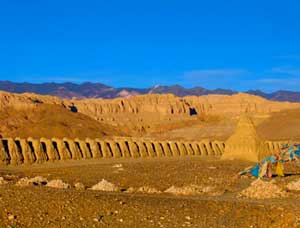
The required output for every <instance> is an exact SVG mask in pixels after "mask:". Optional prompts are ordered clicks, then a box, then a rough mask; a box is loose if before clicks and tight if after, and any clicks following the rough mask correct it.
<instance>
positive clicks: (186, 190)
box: [164, 184, 218, 195]
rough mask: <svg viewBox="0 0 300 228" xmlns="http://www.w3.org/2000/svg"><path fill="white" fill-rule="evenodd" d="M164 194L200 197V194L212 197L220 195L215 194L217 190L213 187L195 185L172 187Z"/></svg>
mask: <svg viewBox="0 0 300 228" xmlns="http://www.w3.org/2000/svg"><path fill="white" fill-rule="evenodd" d="M164 192H165V193H170V194H174V195H199V194H208V193H209V194H211V195H218V194H217V192H215V188H214V187H212V186H205V187H202V186H199V185H194V184H191V185H188V186H183V187H175V186H171V187H170V188H168V189H167V190H165V191H164Z"/></svg>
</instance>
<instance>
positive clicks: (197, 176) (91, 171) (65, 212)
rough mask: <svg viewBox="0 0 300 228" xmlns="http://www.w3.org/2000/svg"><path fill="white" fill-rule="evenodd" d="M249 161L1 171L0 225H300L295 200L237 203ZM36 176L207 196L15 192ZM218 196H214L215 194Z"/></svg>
mask: <svg viewBox="0 0 300 228" xmlns="http://www.w3.org/2000/svg"><path fill="white" fill-rule="evenodd" d="M249 165H251V164H250V163H244V162H243V163H241V162H228V161H226V162H224V161H218V160H209V159H203V158H198V157H193V158H188V157H186V158H171V159H170V158H157V159H106V160H86V161H71V162H58V163H52V164H51V163H49V164H43V165H34V166H23V167H22V166H21V167H5V168H1V169H0V176H3V177H4V178H5V179H6V180H8V182H9V183H8V184H6V185H1V186H0V227H199V228H206V227H208V228H209V227H213V228H214V227H220V228H221V227H224V228H225V227H226V228H227V227H230V228H244V227H245V228H246V227H249V228H250V227H252V228H258V227H259V228H266V227H268V228H273V227H278V228H279V227H283V228H285V227H289V228H290V227H300V206H299V205H298V198H299V194H298V193H297V192H288V193H289V196H288V197H285V198H277V199H268V200H258V199H247V198H239V197H237V195H238V194H239V193H240V192H241V191H242V190H243V189H245V188H247V187H249V186H250V184H251V182H252V181H253V179H251V178H236V176H235V174H236V173H237V172H238V171H240V170H241V169H243V168H244V167H246V166H249ZM298 170H299V171H300V166H299V165H298V164H295V165H292V166H287V167H286V172H287V173H288V174H289V175H288V176H287V177H284V178H279V177H276V178H274V179H275V183H276V184H278V185H279V186H281V187H282V188H284V186H286V185H287V184H288V183H289V182H291V181H295V180H298V179H299V175H298V173H297V171H298ZM35 176H44V177H46V178H47V179H48V180H53V179H61V180H63V181H64V182H66V183H69V184H70V185H74V183H77V182H80V183H83V184H84V185H85V186H86V187H88V188H90V187H91V186H93V185H95V184H97V183H98V182H99V181H101V180H102V179H105V180H107V181H109V182H111V183H114V184H115V185H117V186H119V188H120V189H121V190H124V191H125V190H126V189H128V188H130V187H133V188H140V187H143V186H148V187H151V188H155V189H157V190H159V191H161V192H163V191H165V190H166V189H168V188H169V187H171V186H177V187H184V186H188V185H197V186H205V187H208V186H210V188H208V189H211V191H204V192H201V193H197V194H192V195H186V196H180V195H172V194H167V193H161V194H142V193H125V192H102V191H91V190H76V189H75V188H71V189H55V188H48V187H46V186H42V185H39V186H27V187H20V186H16V185H15V183H16V182H17V181H18V180H19V179H20V178H22V177H35ZM216 192H217V193H218V194H215V193H216Z"/></svg>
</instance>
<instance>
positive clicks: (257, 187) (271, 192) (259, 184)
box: [239, 179, 287, 199]
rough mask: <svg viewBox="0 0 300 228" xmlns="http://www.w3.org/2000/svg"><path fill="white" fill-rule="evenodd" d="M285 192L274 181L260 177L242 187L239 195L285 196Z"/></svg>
mask: <svg viewBox="0 0 300 228" xmlns="http://www.w3.org/2000/svg"><path fill="white" fill-rule="evenodd" d="M286 196H287V192H285V191H284V190H283V189H282V188H280V187H279V186H277V185H275V184H274V181H271V182H267V181H263V180H261V179H257V180H255V181H253V182H252V183H251V185H250V187H248V188H246V189H244V190H243V191H242V192H240V193H239V197H246V198H253V199H270V198H280V197H286Z"/></svg>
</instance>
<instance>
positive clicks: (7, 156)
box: [0, 138, 287, 166]
mask: <svg viewBox="0 0 300 228" xmlns="http://www.w3.org/2000/svg"><path fill="white" fill-rule="evenodd" d="M283 143H287V142H285V141H280V142H279V141H278V142H271V141H267V142H265V144H266V148H267V150H268V151H266V152H267V153H271V154H272V153H275V152H276V151H278V150H279V149H280V146H281V144H283ZM225 146H226V145H225V143H224V142H221V141H208V140H203V141H199V142H198V141H197V142H196V141H193V142H192V141H191V142H187V141H151V140H149V139H144V138H115V139H107V140H103V139H86V140H80V139H75V140H71V139H67V138H63V139H58V138H52V139H46V138H41V139H33V138H28V139H20V138H16V139H12V138H7V139H0V165H1V166H3V165H21V164H25V165H26V164H33V163H44V162H47V161H52V162H53V161H59V160H70V159H76V160H79V159H82V160H83V159H91V158H94V159H105V158H142V157H143V158H151V157H182V156H214V157H220V156H221V155H222V154H223V153H224V151H225Z"/></svg>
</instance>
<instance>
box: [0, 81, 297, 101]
mask: <svg viewBox="0 0 300 228" xmlns="http://www.w3.org/2000/svg"><path fill="white" fill-rule="evenodd" d="M0 90H3V91H7V92H11V93H36V94H42V95H51V96H57V97H61V98H78V99H81V98H116V97H128V96H132V95H138V94H154V93H156V94H167V93H171V94H174V95H176V96H179V97H183V96H190V95H194V96H202V95H208V94H224V95H232V94H236V93H238V92H237V91H233V90H228V89H214V90H209V89H205V88H203V87H194V88H190V89H188V88H184V87H182V86H180V85H174V86H154V87H152V88H146V89H138V88H126V87H124V88H114V87H110V86H107V85H104V84H101V83H90V82H86V83H82V84H75V83H70V82H67V83H42V84H32V83H26V82H25V83H15V82H10V81H0ZM245 93H248V94H253V95H257V96H261V97H264V98H266V99H269V100H275V101H290V102H300V92H293V91H284V90H280V91H276V92H274V93H264V92H262V91H260V90H249V91H245Z"/></svg>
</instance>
